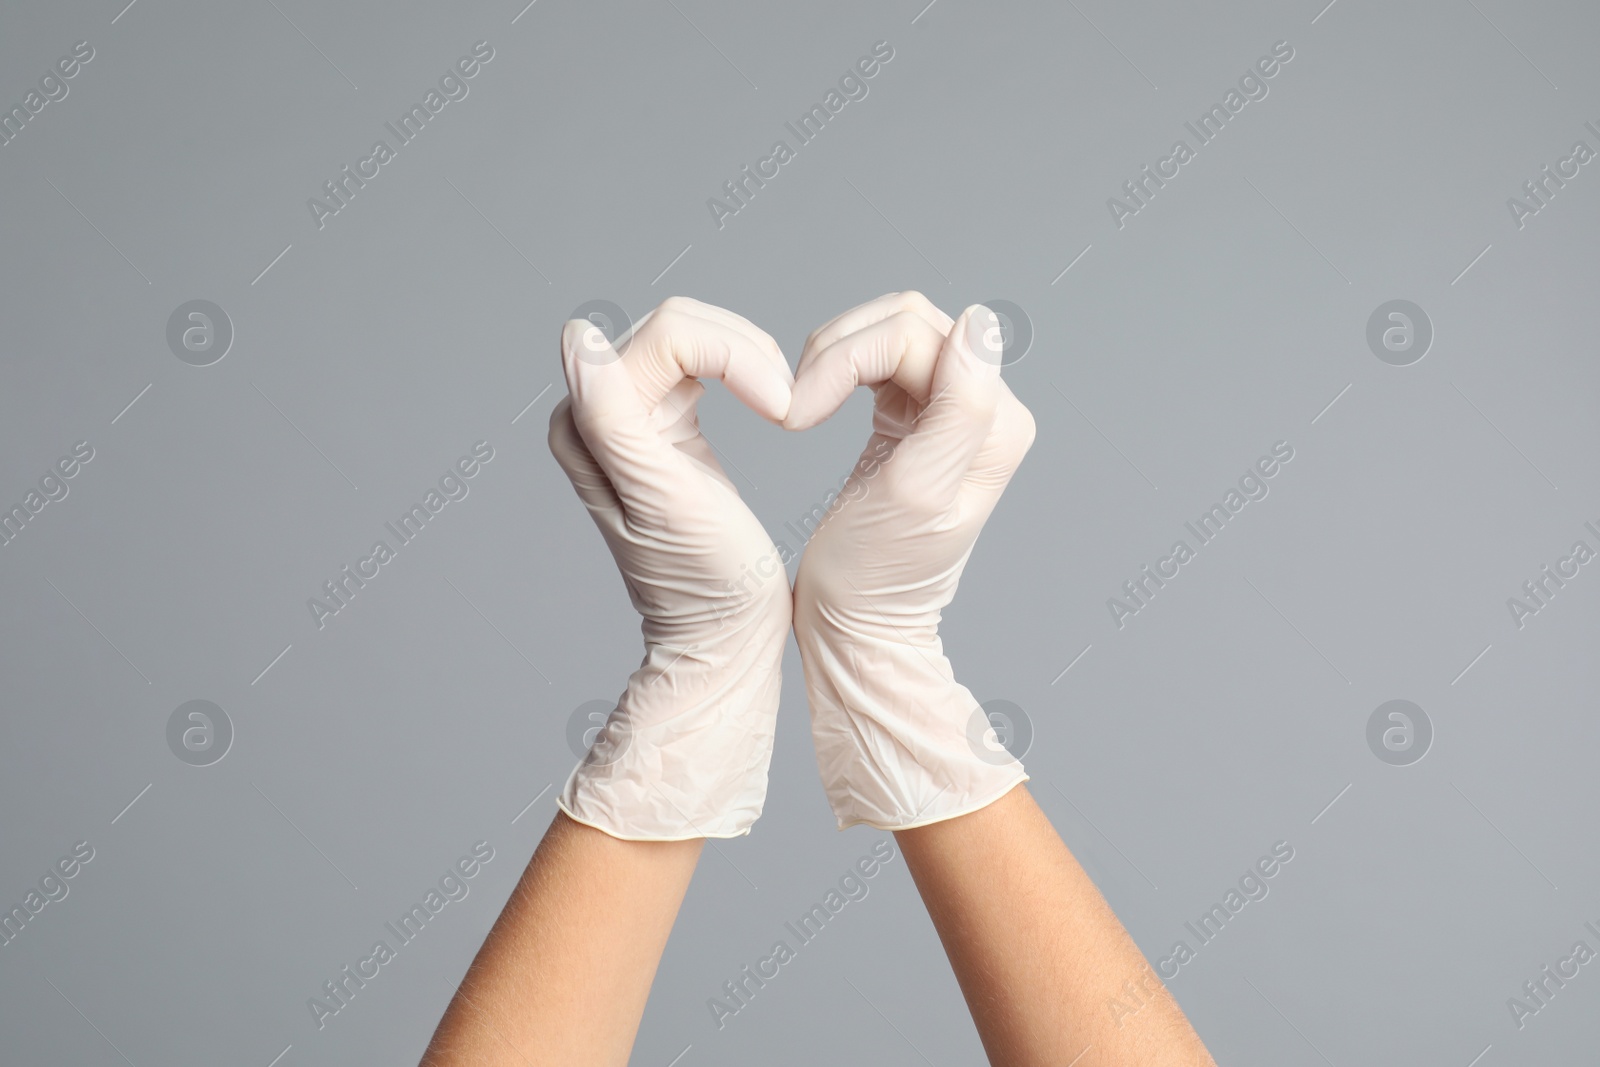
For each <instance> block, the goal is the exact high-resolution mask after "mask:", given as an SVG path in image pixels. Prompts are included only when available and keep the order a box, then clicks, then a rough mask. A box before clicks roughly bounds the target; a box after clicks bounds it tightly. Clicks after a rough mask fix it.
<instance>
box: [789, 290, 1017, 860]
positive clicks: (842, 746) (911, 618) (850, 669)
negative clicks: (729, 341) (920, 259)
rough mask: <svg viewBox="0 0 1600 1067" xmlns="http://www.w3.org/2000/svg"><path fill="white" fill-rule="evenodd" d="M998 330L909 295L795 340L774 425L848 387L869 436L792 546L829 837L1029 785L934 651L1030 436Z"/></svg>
mask: <svg viewBox="0 0 1600 1067" xmlns="http://www.w3.org/2000/svg"><path fill="white" fill-rule="evenodd" d="M1000 357H1001V345H1000V329H999V322H998V320H997V319H996V317H995V315H994V313H993V312H992V311H990V310H989V309H987V308H985V307H983V306H982V305H976V304H975V305H973V306H972V307H969V308H968V309H967V310H966V311H964V312H962V314H961V317H960V318H959V319H956V320H954V321H952V320H951V318H950V317H949V316H948V315H946V314H945V313H944V312H942V311H940V310H939V309H938V308H936V307H934V306H933V305H932V304H931V303H929V302H928V300H927V299H926V298H925V297H923V296H922V294H920V293H892V294H890V295H888V296H885V297H880V298H879V299H877V300H874V301H872V302H870V303H867V304H863V305H862V306H861V307H858V308H855V309H854V310H852V311H847V312H845V313H844V314H843V315H840V316H839V317H838V318H836V319H834V320H833V321H832V322H830V323H828V324H827V325H825V326H823V327H821V328H820V329H818V330H817V331H816V332H815V333H813V334H812V335H811V337H810V338H809V339H808V340H807V341H806V347H805V351H804V352H803V353H802V355H801V359H800V367H799V370H798V372H797V375H796V378H795V386H794V399H793V401H792V402H791V404H790V408H789V415H788V417H787V418H786V419H785V420H784V426H785V427H786V428H788V429H792V430H803V429H806V428H808V427H811V426H814V425H815V424H817V423H818V422H821V421H822V420H823V419H825V418H827V417H828V416H829V415H831V414H832V413H833V412H834V411H835V410H836V409H837V408H838V407H839V405H840V404H842V403H843V402H844V400H845V398H846V397H848V396H849V394H850V393H851V391H852V390H854V389H855V387H856V386H857V385H867V386H871V387H872V388H873V391H874V393H875V394H876V404H875V407H874V411H873V434H872V437H871V439H870V440H869V441H868V443H867V448H866V450H865V451H864V452H863V453H862V454H861V459H860V460H859V461H858V462H857V464H856V467H855V469H854V470H853V471H852V472H851V474H850V477H849V479H848V481H847V482H846V483H845V487H844V489H843V491H842V492H841V494H840V496H839V498H838V499H836V500H835V501H834V502H833V506H832V509H831V514H830V515H829V516H828V517H826V518H824V519H823V521H822V524H821V526H820V528H819V529H818V530H817V531H816V533H815V534H814V535H813V537H812V538H811V541H810V543H809V544H808V545H807V546H806V549H805V555H804V557H803V558H802V559H801V561H800V570H799V574H798V576H797V578H796V580H795V591H794V601H795V602H794V631H795V636H796V638H797V639H798V640H799V644H800V655H801V659H802V661H803V662H804V664H805V673H806V689H807V693H808V695H809V697H810V702H811V730H812V735H813V738H814V740H815V742H816V750H817V764H818V768H819V769H820V770H821V772H822V784H823V788H824V789H825V790H826V791H827V794H828V800H829V802H830V803H831V804H832V806H833V811H834V814H835V815H836V816H837V817H838V820H839V828H840V829H844V828H845V827H848V826H853V825H855V824H856V823H866V824H868V825H870V826H874V827H877V828H879V829H883V830H904V829H909V828H911V827H914V826H922V825H925V824H927V823H932V822H938V821H940V820H942V819H949V818H953V817H954V816H957V815H963V814H966V813H967V812H970V811H976V810H977V809H979V808H981V807H984V806H985V805H987V804H989V803H991V802H993V801H995V800H997V799H999V798H1000V797H1001V796H1002V795H1004V794H1005V793H1007V792H1009V791H1010V790H1011V789H1012V788H1013V787H1015V786H1016V785H1017V784H1019V783H1021V782H1024V781H1027V778H1028V776H1027V774H1026V772H1025V771H1024V770H1023V769H1022V764H1021V763H1019V762H1018V761H1017V760H1016V759H1015V758H1013V757H1012V756H1011V754H1010V753H1008V752H1007V751H1006V750H1005V749H1004V748H1003V747H1001V746H1000V744H999V743H998V741H997V740H996V738H995V735H994V731H993V730H992V728H991V727H990V725H989V723H988V720H987V717H986V716H985V715H984V713H983V711H982V709H981V708H980V707H979V706H978V702H977V701H976V700H975V699H974V698H973V696H972V694H971V692H969V691H968V690H967V688H966V687H965V686H963V685H961V684H960V683H959V682H957V681H956V680H955V677H954V675H953V674H952V672H951V669H950V661H949V660H948V659H946V658H945V655H944V651H943V646H942V645H941V644H940V641H939V632H938V627H939V618H940V613H941V612H942V611H943V609H944V608H945V606H946V605H948V604H949V603H950V601H951V599H952V598H953V597H954V596H955V592H956V585H957V583H958V582H959V581H960V578H961V570H962V568H963V567H964V566H966V562H967V557H968V556H969V555H970V554H971V552H972V546H973V544H974V543H975V542H976V541H977V538H978V533H979V531H980V530H981V529H982V528H983V524H984V522H985V520H987V519H988V517H989V513H990V512H991V511H993V510H994V506H995V504H996V503H997V502H998V501H999V499H1000V494H1001V492H1002V491H1003V490H1004V489H1005V487H1006V483H1007V482H1009V481H1010V479H1011V475H1012V473H1013V472H1014V471H1015V470H1016V468H1017V465H1018V464H1020V463H1021V462H1022V457H1023V455H1024V454H1026V452H1027V451H1028V447H1029V446H1030V445H1031V444H1032V443H1033V436H1034V423H1033V417H1032V416H1031V415H1030V414H1029V413H1028V409H1027V408H1025V407H1023V406H1022V403H1021V402H1020V401H1018V400H1017V398H1016V397H1015V396H1013V395H1012V394H1011V391H1010V390H1009V389H1008V388H1006V386H1005V383H1004V382H1002V381H1001V380H1000Z"/></svg>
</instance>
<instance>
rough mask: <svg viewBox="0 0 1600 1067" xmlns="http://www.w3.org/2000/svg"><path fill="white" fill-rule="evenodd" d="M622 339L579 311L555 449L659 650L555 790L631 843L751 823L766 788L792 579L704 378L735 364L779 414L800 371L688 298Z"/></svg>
mask: <svg viewBox="0 0 1600 1067" xmlns="http://www.w3.org/2000/svg"><path fill="white" fill-rule="evenodd" d="M624 341H626V343H624ZM618 347H619V348H621V350H622V351H623V355H621V356H618V355H617V353H616V350H615V349H613V347H612V345H611V344H610V343H608V342H607V341H606V338H605V335H604V334H603V333H601V332H600V331H599V330H598V329H597V328H595V327H594V326H593V325H592V324H590V323H588V322H585V321H583V320H581V319H574V320H572V321H570V322H568V323H567V324H566V327H565V329H564V330H563V331H562V335H561V349H562V367H563V370H564V371H565V373H566V379H567V388H568V391H569V393H570V395H569V396H568V398H567V399H565V400H563V401H562V402H561V403H560V404H558V405H557V406H556V409H555V411H554V413H553V414H552V415H551V418H550V450H551V451H552V452H553V453H554V454H555V457H556V460H557V462H559V463H560V464H561V468H562V469H563V470H564V471H566V473H567V477H568V478H569V479H571V481H572V486H573V488H574V489H576V490H577V492H578V497H579V499H581V500H582V501H583V504H584V506H585V507H586V508H588V510H589V515H590V516H591V517H592V518H593V519H594V521H595V525H597V526H599V527H600V532H601V534H602V535H603V536H604V537H605V539H606V544H607V546H609V547H610V549H611V554H612V555H613V556H614V557H616V561H617V566H618V568H619V569H620V570H621V571H622V578H623V582H624V583H625V584H626V585H627V588H628V595H629V597H630V598H631V599H632V601H633V606H634V607H635V608H636V609H637V610H638V612H639V614H640V615H641V616H643V620H644V621H643V626H642V630H643V633H644V643H645V656H644V662H643V664H642V665H641V666H640V667H639V669H638V670H637V671H635V672H634V673H633V675H632V677H630V678H629V680H628V687H627V690H626V691H625V692H624V693H623V694H622V696H621V698H620V699H619V700H618V702H617V707H616V710H615V711H613V712H612V714H611V717H610V719H609V720H608V721H607V724H606V726H605V727H604V728H603V729H602V730H601V731H600V734H599V736H598V737H597V738H596V740H595V743H594V745H593V747H592V748H591V749H590V751H589V753H588V756H587V757H586V758H585V759H584V761H583V762H582V763H580V764H579V765H578V767H577V768H576V769H575V770H574V771H573V772H572V775H571V777H570V778H569V779H568V780H567V784H566V787H565V788H564V789H563V790H562V793H561V796H560V798H559V800H558V801H557V803H558V804H559V805H560V807H561V810H562V811H564V812H566V813H567V815H569V816H571V817H572V818H573V819H576V820H577V821H578V822H581V823H586V824H588V825H590V826H593V827H596V828H598V829H600V830H604V831H605V832H606V833H608V834H611V835H612V836H614V837H620V838H623V839H625V840H630V841H676V840H684V839H688V838H695V837H737V836H739V835H741V834H745V833H748V832H749V831H750V825H751V824H752V823H753V822H755V820H756V818H757V817H758V816H759V815H760V814H761V807H762V804H763V802H764V801H765V799H766V794H767V765H768V763H769V762H770V761H771V758H772V738H773V729H774V724H775V722H776V718H777V711H778V689H779V682H780V674H779V663H780V660H781V657H782V654H783V644H784V640H785V639H786V638H787V636H788V631H789V622H790V593H789V583H788V578H787V576H786V575H785V573H784V569H783V565H782V562H781V560H780V559H779V557H778V552H777V549H776V548H775V547H774V546H773V544H772V539H771V538H770V537H768V536H767V533H766V531H765V530H764V529H763V528H762V526H761V523H760V522H758V521H757V520H756V518H755V516H754V515H752V514H751V513H750V509H749V508H747V507H746V506H745V504H744V501H742V500H741V499H740V498H739V493H738V491H737V490H736V489H735V488H734V486H733V483H732V482H730V481H729V480H728V477H727V475H725V474H724V473H723V471H722V468H721V466H720V465H719V464H718V463H717V460H716V457H715V456H714V455H713V454H712V450H711V447H710V445H709V444H708V443H707V441H706V439H705V438H704V437H703V436H702V435H701V433H700V429H699V422H698V417H697V413H696V410H695V405H696V402H697V401H698V400H699V398H700V396H701V394H702V393H704V391H705V388H704V386H702V385H701V384H700V383H699V382H698V381H696V380H695V379H696V378H720V379H722V381H723V383H724V384H726V385H727V387H728V389H729V390H730V391H731V392H733V393H734V395H736V396H737V397H739V399H740V400H742V401H744V402H745V403H746V404H747V405H749V406H750V407H751V408H752V409H753V410H754V411H756V412H757V413H758V414H760V415H762V416H763V417H765V418H767V419H770V420H772V421H773V422H778V421H780V420H782V418H783V416H784V414H785V413H786V412H787V411H788V407H789V399H790V393H789V390H790V385H791V383H792V381H793V378H792V376H791V374H790V371H789V366H788V364H787V363H786V362H785V361H784V358H783V353H782V352H781V351H780V350H779V348H778V345H777V342H775V341H774V340H773V339H772V338H771V337H769V336H768V335H767V334H765V333H763V332H762V331H761V330H759V329H757V328H756V326H755V325H753V324H752V323H750V322H749V321H747V320H745V319H743V318H741V317H740V316H738V315H735V314H733V313H732V312H730V311H724V310H723V309H721V308H717V307H712V306H711V305H709V304H702V303H700V302H699V301H696V300H688V299H685V298H682V297H673V298H671V299H669V300H667V301H666V302H664V303H663V304H662V305H661V306H660V307H658V308H656V309H655V310H654V311H652V312H651V313H650V314H648V315H646V316H645V317H644V318H643V319H641V320H640V321H639V324H638V325H637V326H636V327H635V328H634V330H633V332H632V334H631V335H630V336H629V337H627V338H625V339H624V338H619V339H618Z"/></svg>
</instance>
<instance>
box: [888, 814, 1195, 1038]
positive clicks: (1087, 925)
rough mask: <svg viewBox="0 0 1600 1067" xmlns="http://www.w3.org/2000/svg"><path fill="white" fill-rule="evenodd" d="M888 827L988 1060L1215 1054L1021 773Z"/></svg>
mask: <svg viewBox="0 0 1600 1067" xmlns="http://www.w3.org/2000/svg"><path fill="white" fill-rule="evenodd" d="M895 837H896V838H897V839H898V840H899V842H900V847H901V850H902V851H903V852H904V854H905V857H906V863H907V865H908V866H909V867H910V869H911V874H912V877H913V878H914V879H915V880H916V883H917V889H918V890H919V891H920V892H921V893H922V899H923V901H924V903H925V904H926V905H927V908H928V914H929V915H930V917H931V918H932V919H933V923H934V926H935V927H936V928H937V929H938V931H939V938H940V940H941V941H942V942H943V943H944V947H945V953H946V955H948V956H949V958H950V965H951V967H952V968H953V969H954V971H955V974H956V978H957V980H958V981H959V982H960V984H961V991H962V993H963V994H964V995H965V997H966V1000H967V1006H968V1008H969V1009H970V1010H971V1012H972V1017H973V1021H974V1022H975V1023H976V1024H977V1026H978V1032H979V1035H980V1036H981V1037H982V1039H983V1046H984V1049H985V1050H986V1051H987V1052H988V1054H989V1060H990V1062H991V1063H992V1064H994V1065H995V1067H1046V1065H1051V1067H1061V1065H1063V1064H1067V1063H1073V1064H1074V1065H1075V1067H1124V1065H1127V1064H1146V1063H1150V1064H1156V1063H1174V1064H1179V1063H1181V1064H1186V1065H1213V1061H1212V1060H1211V1058H1210V1056H1209V1055H1208V1054H1207V1053H1206V1051H1205V1048H1204V1046H1203V1045H1202V1044H1201V1042H1200V1039H1199V1037H1198V1036H1197V1035H1196V1034H1195V1032H1194V1029H1193V1028H1192V1027H1191V1026H1190V1025H1189V1021H1188V1020H1187V1019H1186V1018H1185V1017H1184V1015H1183V1011H1182V1009H1180V1008H1179V1007H1178V1004H1177V1002H1176V1001H1175V1000H1173V999H1172V996H1171V994H1169V993H1168V992H1167V991H1166V989H1165V988H1164V987H1162V986H1161V985H1160V983H1159V981H1158V980H1157V979H1156V978H1155V975H1154V974H1153V972H1151V970H1150V967H1149V965H1148V964H1147V963H1146V962H1145V959H1144V956H1143V955H1142V954H1141V953H1140V951H1139V948H1138V946H1137V945H1135V944H1134V942H1133V939H1132V938H1130V937H1129V936H1128V934H1127V931H1126V930H1124V929H1123V927H1122V924H1121V923H1120V922H1119V921H1118V920H1117V917H1116V916H1115V915H1114V914H1113V913H1112V911H1111V909H1110V907H1108V906H1107V904H1106V902H1105V898H1104V897H1102V896H1101V895H1100V891H1099V890H1098V889H1097V888H1096V887H1095V885H1094V883H1093V882H1092V881H1091V880H1090V879H1089V876H1088V875H1087V874H1085V873H1084V870H1083V868H1082V867H1081V866H1079V864H1078V861H1077V860H1075V859H1074V858H1073V856H1072V853H1071V852H1070V851H1068V849H1067V847H1066V845H1065V844H1064V843H1063V842H1062V840H1061V838H1060V836H1059V835H1058V834H1057V833H1056V832H1055V828H1054V827H1052V826H1051V825H1050V821H1049V819H1047V818H1046V817H1045V815H1044V812H1042V811H1040V810H1039V806H1038V805H1037V804H1036V803H1035V802H1034V800H1033V797H1032V795H1031V794H1030V793H1029V792H1028V790H1027V787H1026V786H1018V787H1017V788H1015V789H1013V790H1012V791H1011V792H1009V793H1007V794H1006V795H1005V796H1003V797H1001V798H1000V799H999V800H997V801H995V802H994V803H993V804H990V805H988V806H987V807H984V808H980V809H979V810H978V811H975V812H973V813H971V814H969V815H962V816H959V817H957V818H954V819H947V820H945V821H943V822H938V823H933V824H931V825H929V826H923V827H918V828H917V829H914V830H902V831H899V832H898V833H896V835H895ZM1129 982H1133V983H1134V987H1135V988H1136V989H1137V990H1138V991H1139V995H1140V996H1141V997H1142V998H1143V1001H1144V1003H1145V1007H1143V1008H1142V1009H1141V1010H1140V1011H1139V1012H1138V1013H1137V1015H1136V1016H1131V1017H1124V1016H1123V1013H1118V1012H1114V1011H1112V1010H1110V1008H1109V1007H1108V1005H1110V1004H1111V1003H1112V1001H1113V1000H1114V999H1122V1000H1125V999H1126V998H1127V997H1128V995H1129V994H1128V993H1127V992H1126V990H1125V985H1126V983H1129ZM1213 1067H1214V1065H1213Z"/></svg>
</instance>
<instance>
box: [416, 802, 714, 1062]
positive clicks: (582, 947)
mask: <svg viewBox="0 0 1600 1067" xmlns="http://www.w3.org/2000/svg"><path fill="white" fill-rule="evenodd" d="M702 844H703V842H702V841H700V840H690V841H670V842H660V841H622V840H618V839H617V838H614V837H612V836H610V835H609V834H605V833H602V832H601V831H599V830H596V829H594V828H592V827H589V826H585V825H583V824H582V823H578V822H574V821H573V820H571V819H569V818H567V817H566V816H565V815H563V814H558V815H557V816H556V818H555V821H554V822H552V823H551V824H550V829H549V830H548V831H547V832H546V833H545V836H544V840H543V841H541V842H540V843H539V848H538V850H537V851H535V852H534V855H533V859H532V860H531V861H529V863H528V868H527V870H526V871H524V872H523V875H522V879H521V881H520V882H519V883H518V884H517V888H516V889H515V890H514V891H513V892H512V894H511V898H510V899H509V900H508V901H507V902H506V906H505V910H503V911H502V912H501V913H500V918H499V919H498V920H497V921H496V922H495V925H494V929H493V930H491V931H490V933H489V937H488V939H487V940H486V941H485V942H484V944H483V948H482V949H480V950H479V952H478V956H477V958H476V959H475V960H473V962H472V966H471V967H470V968H469V969H468V970H467V975H466V977H465V978H464V979H463V980H462V982H461V988H460V991H459V992H458V993H457V994H456V997H455V999H454V1000H452V1001H451V1003H450V1007H449V1009H448V1010H447V1011H446V1012H445V1015H444V1018H443V1020H442V1021H441V1022H440V1023H439V1029H438V1030H437V1031H436V1032H435V1034H434V1036H433V1041H432V1043H431V1044H430V1045H429V1047H428V1052H427V1054H426V1055H425V1056H424V1057H423V1059H422V1067H468V1065H471V1067H500V1065H506V1067H545V1065H569V1064H574V1063H582V1064H594V1065H597V1067H603V1065H617V1067H623V1065H625V1064H626V1063H627V1062H628V1053H629V1050H630V1049H631V1048H632V1046H633V1039H634V1036H635V1034H636V1033H637V1031H638V1028H639V1019H640V1017H641V1016H642V1015H643V1014H644V1005H645V999H646V997H647V996H648V995H649V992H650V983H651V982H652V981H653V980H654V978H655V973H656V966H657V964H658V963H659V962H660V959H661V952H662V950H663V949H664V948H665V946H666V942H667V936H668V934H669V933H670V932H671V930H672V923H673V920H674V919H675V918H676V917H677V914H678V907H679V905H680V904H682V902H683V894H684V891H685V890H686V889H687V888H688V885H689V880H690V878H691V876H692V875H693V874H694V867H695V863H696V862H697V861H698V859H699V857H700V849H701V847H702Z"/></svg>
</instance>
